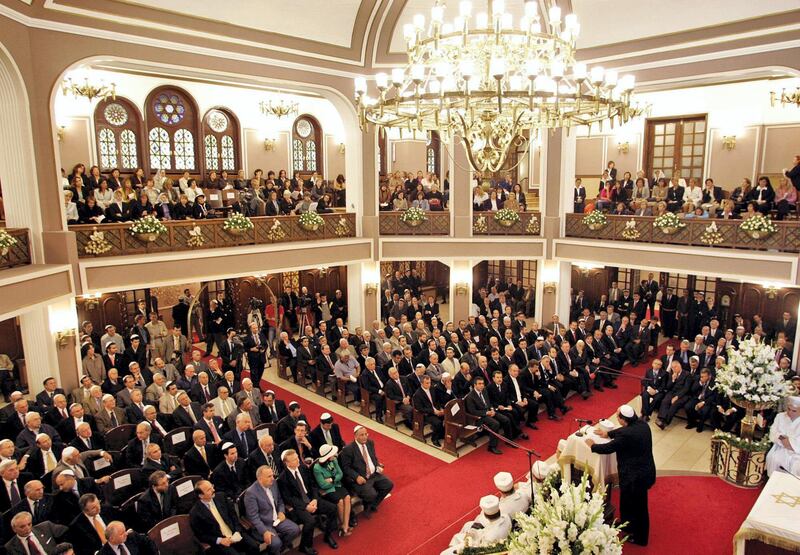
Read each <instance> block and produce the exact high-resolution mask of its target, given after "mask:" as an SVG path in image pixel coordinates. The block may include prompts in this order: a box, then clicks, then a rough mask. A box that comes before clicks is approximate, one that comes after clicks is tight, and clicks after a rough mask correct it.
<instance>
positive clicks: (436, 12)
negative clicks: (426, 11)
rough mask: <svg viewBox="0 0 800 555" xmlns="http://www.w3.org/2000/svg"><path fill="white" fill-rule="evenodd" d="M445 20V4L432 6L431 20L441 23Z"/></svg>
mask: <svg viewBox="0 0 800 555" xmlns="http://www.w3.org/2000/svg"><path fill="white" fill-rule="evenodd" d="M443 20H444V6H434V7H432V8H431V22H433V23H438V24H440V25H441V23H442V21H443Z"/></svg>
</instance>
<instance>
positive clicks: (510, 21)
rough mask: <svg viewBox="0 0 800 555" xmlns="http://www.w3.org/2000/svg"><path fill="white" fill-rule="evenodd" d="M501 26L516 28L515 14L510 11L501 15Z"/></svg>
mask: <svg viewBox="0 0 800 555" xmlns="http://www.w3.org/2000/svg"><path fill="white" fill-rule="evenodd" d="M500 27H502V28H503V29H513V28H514V16H512V15H511V14H510V13H504V14H503V15H502V16H501V17H500Z"/></svg>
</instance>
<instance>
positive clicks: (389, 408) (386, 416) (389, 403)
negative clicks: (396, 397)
mask: <svg viewBox="0 0 800 555" xmlns="http://www.w3.org/2000/svg"><path fill="white" fill-rule="evenodd" d="M383 423H384V424H386V425H387V426H389V427H390V428H391V429H393V430H396V429H397V402H396V401H393V400H392V399H389V398H388V397H387V398H386V412H384V413H383Z"/></svg>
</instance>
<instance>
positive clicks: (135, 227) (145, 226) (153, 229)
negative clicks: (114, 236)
mask: <svg viewBox="0 0 800 555" xmlns="http://www.w3.org/2000/svg"><path fill="white" fill-rule="evenodd" d="M128 231H130V234H131V235H133V236H134V237H136V238H137V239H139V240H140V241H144V242H146V243H152V242H153V241H155V240H156V239H158V236H159V235H161V234H162V233H166V232H167V226H165V225H164V224H162V223H161V222H160V221H158V219H157V218H156V217H155V216H145V217H144V218H140V219H138V220H136V221H134V222H133V223H132V224H131V225H130V227H129V228H128Z"/></svg>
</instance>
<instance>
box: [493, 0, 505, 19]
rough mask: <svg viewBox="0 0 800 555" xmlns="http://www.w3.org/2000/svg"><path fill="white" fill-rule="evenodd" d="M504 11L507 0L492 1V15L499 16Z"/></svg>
mask: <svg viewBox="0 0 800 555" xmlns="http://www.w3.org/2000/svg"><path fill="white" fill-rule="evenodd" d="M504 11H506V2H505V0H494V2H492V15H493V16H495V17H498V16H500V15H501V14H502V13H503V12H504Z"/></svg>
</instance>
